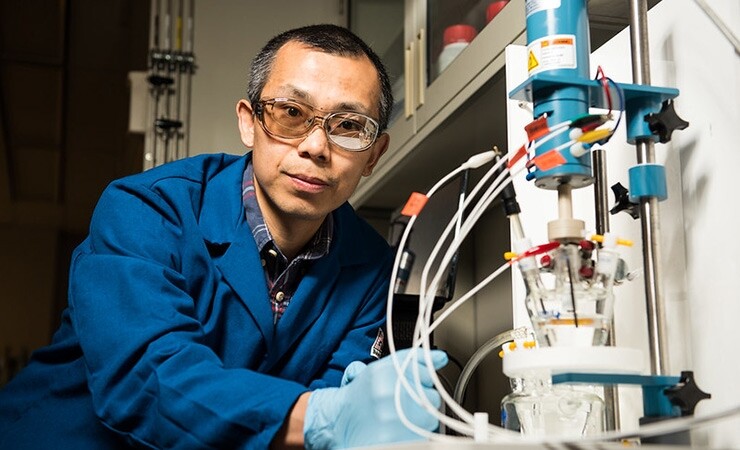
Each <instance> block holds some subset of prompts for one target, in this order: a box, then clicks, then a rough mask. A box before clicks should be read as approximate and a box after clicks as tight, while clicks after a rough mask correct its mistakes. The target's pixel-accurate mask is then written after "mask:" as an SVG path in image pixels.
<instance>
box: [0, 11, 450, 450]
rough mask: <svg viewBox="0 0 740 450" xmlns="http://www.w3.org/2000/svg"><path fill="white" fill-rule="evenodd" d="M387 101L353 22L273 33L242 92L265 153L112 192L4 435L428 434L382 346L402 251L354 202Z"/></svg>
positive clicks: (261, 444)
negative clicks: (396, 257)
mask: <svg viewBox="0 0 740 450" xmlns="http://www.w3.org/2000/svg"><path fill="white" fill-rule="evenodd" d="M391 105H392V98H391V94H390V85H389V82H388V76H387V75H386V73H385V70H384V69H383V66H382V64H381V62H380V60H379V59H378V57H377V56H376V55H375V54H374V53H373V52H372V50H370V49H369V48H368V47H367V46H366V45H365V44H364V43H363V42H362V41H361V40H360V39H359V38H357V37H356V36H354V35H353V34H352V33H350V32H349V31H348V30H346V29H343V28H340V27H336V26H332V25H318V26H311V27H304V28H299V29H296V30H291V31H288V32H286V33H283V34H281V35H279V36H277V37H275V38H273V39H272V40H271V41H270V42H268V44H267V45H266V46H265V47H264V48H263V50H262V51H261V52H260V53H259V54H258V55H257V57H256V58H255V60H254V62H253V66H252V73H251V79H250V83H249V89H248V100H241V101H239V102H238V104H237V107H236V112H237V116H238V125H239V131H240V135H241V139H242V142H243V143H244V145H245V146H246V147H247V148H252V149H253V151H252V152H251V154H247V155H246V156H244V157H241V158H239V157H235V156H229V155H208V156H199V157H194V158H189V159H186V160H182V161H178V162H175V163H171V164H167V165H165V166H162V167H160V168H157V169H153V170H150V171H147V172H145V173H143V174H139V175H135V176H132V177H128V178H124V179H122V180H119V181H117V182H114V183H112V184H111V185H110V186H109V187H108V188H107V189H106V191H105V192H104V193H103V195H102V197H101V199H100V202H99V203H98V206H97V207H96V210H95V213H94V215H93V218H92V221H91V226H90V235H89V236H88V238H87V239H86V240H85V241H84V242H83V243H82V244H81V245H80V247H79V248H78V249H77V250H76V251H75V253H74V255H73V258H72V267H71V273H70V290H69V308H68V309H67V310H66V311H65V313H64V316H63V324H62V326H61V328H60V330H59V331H58V332H57V333H56V335H55V337H54V340H53V342H52V344H51V345H50V346H49V347H46V348H44V349H41V350H39V351H38V352H36V353H35V355H34V357H33V360H32V362H31V363H30V364H29V366H28V367H27V368H26V369H25V370H24V371H23V372H22V373H21V374H20V375H19V376H18V377H16V379H14V380H13V382H11V383H10V384H9V385H8V386H7V388H6V389H5V390H4V391H2V392H0V448H13V449H20V448H76V449H79V448H128V447H143V448H267V447H268V446H273V447H275V448H282V447H301V446H304V445H305V446H306V447H308V448H335V447H346V446H356V445H369V444H377V443H383V442H393V441H398V440H407V439H413V438H418V436H417V435H416V434H414V433H412V432H411V431H410V430H408V429H407V428H406V427H405V426H403V424H402V423H401V421H400V420H399V418H398V416H397V415H396V412H395V408H394V403H393V402H394V400H393V390H394V388H395V384H396V381H397V375H396V371H395V370H394V369H393V366H392V364H391V363H390V362H389V360H388V358H383V359H381V360H380V361H376V362H371V360H373V358H377V357H378V356H379V354H378V352H377V346H378V343H379V342H378V340H379V339H381V338H382V331H381V329H382V327H383V324H384V308H385V297H386V293H387V287H388V277H389V268H390V264H391V255H390V251H389V249H388V246H387V244H386V243H385V241H384V240H383V239H382V238H381V237H380V236H379V235H377V234H376V233H375V232H374V231H372V230H371V229H370V227H369V226H368V225H367V224H365V223H364V222H363V221H361V220H360V219H359V218H358V217H357V216H356V215H355V214H354V212H353V211H352V208H351V207H350V206H349V205H348V204H346V201H347V199H348V198H349V196H350V195H351V194H352V192H353V190H354V189H355V187H356V186H357V184H358V182H359V180H360V179H361V177H363V176H369V175H370V174H371V173H372V170H373V168H374V167H375V165H376V164H377V162H378V160H379V159H380V157H381V156H382V155H383V153H384V152H385V151H386V149H387V148H388V135H387V134H384V133H383V130H384V129H385V128H386V126H387V122H388V116H389V111H390V107H391ZM358 361H359V362H358ZM368 362H370V364H369V365H367V366H365V364H364V363H368ZM445 362H446V359H445V356H444V355H443V354H439V353H437V354H435V356H434V365H435V367H436V368H439V367H441V366H443V365H444V364H445ZM423 383H424V384H425V386H427V387H426V388H425V391H424V392H425V395H426V396H427V397H428V398H429V399H430V400H431V401H432V403H435V402H438V401H439V398H438V397H437V393H436V392H435V391H434V390H433V389H431V383H430V381H429V380H428V379H424V380H423ZM340 385H341V387H340ZM407 400H408V399H407ZM404 404H405V405H406V408H405V412H406V415H407V416H408V417H409V418H410V419H411V420H412V422H414V423H415V424H417V425H418V426H420V427H421V428H423V429H427V430H432V429H434V428H435V427H436V426H437V421H436V420H435V419H434V418H433V417H432V416H431V415H429V413H427V412H426V411H425V410H423V408H421V407H420V406H418V405H417V404H416V403H414V402H411V401H405V402H404ZM304 439H305V441H304Z"/></svg>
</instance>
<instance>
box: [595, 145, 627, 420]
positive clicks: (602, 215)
mask: <svg viewBox="0 0 740 450" xmlns="http://www.w3.org/2000/svg"><path fill="white" fill-rule="evenodd" d="M591 167H592V170H593V176H594V206H595V212H596V234H601V235H604V234H606V233H608V232H609V191H608V188H607V184H608V183H607V179H606V150H604V149H601V148H599V149H595V150H592V151H591ZM609 330H610V331H609V336H608V337H607V342H606V345H608V346H611V347H614V346H615V345H617V339H616V335H615V330H614V317H612V319H611V321H610V322H609ZM604 403H605V404H606V414H604V419H605V422H606V424H605V425H606V429H607V430H610V431H611V430H619V429H620V421H619V390H618V388H617V386H604Z"/></svg>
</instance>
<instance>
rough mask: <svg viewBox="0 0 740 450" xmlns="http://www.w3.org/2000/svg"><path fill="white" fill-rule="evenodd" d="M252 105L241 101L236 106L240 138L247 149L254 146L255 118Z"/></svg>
mask: <svg viewBox="0 0 740 450" xmlns="http://www.w3.org/2000/svg"><path fill="white" fill-rule="evenodd" d="M253 112H254V111H253V110H252V105H251V104H250V103H249V102H248V101H247V100H244V99H242V100H239V102H238V103H237V104H236V118H237V122H238V124H239V136H240V137H241V140H242V143H243V144H244V145H245V146H246V147H247V148H252V147H253V146H254V125H255V117H254V114H253Z"/></svg>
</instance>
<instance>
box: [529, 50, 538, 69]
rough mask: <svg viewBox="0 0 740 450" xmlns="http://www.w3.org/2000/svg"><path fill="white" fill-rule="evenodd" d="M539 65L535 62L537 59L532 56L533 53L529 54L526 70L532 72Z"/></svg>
mask: <svg viewBox="0 0 740 450" xmlns="http://www.w3.org/2000/svg"><path fill="white" fill-rule="evenodd" d="M539 65H540V63H539V61H537V57H535V56H534V52H532V51H530V52H529V61H528V62H527V70H528V71H530V72H532V71H533V70H534V69H536V68H537V66H539Z"/></svg>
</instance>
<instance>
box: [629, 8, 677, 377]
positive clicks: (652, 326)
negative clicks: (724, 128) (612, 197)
mask: <svg viewBox="0 0 740 450" xmlns="http://www.w3.org/2000/svg"><path fill="white" fill-rule="evenodd" d="M630 42H631V49H632V79H633V82H634V83H635V84H650V53H649V50H648V49H649V42H648V31H647V1H646V0H630ZM636 149H637V162H638V163H640V164H643V163H654V162H655V146H654V143H653V142H652V141H651V140H649V139H644V140H638V142H637V143H636ZM640 221H641V223H642V251H643V265H644V269H645V302H646V306H647V316H648V318H647V319H648V339H649V346H650V369H651V373H652V374H653V375H664V374H665V373H666V371H667V370H668V353H667V351H666V348H667V346H666V342H665V339H666V333H665V299H664V298H663V292H662V289H661V286H662V275H661V274H662V264H661V259H660V251H659V244H660V215H659V211H658V200H657V199H656V198H654V197H653V198H646V199H642V200H641V201H640Z"/></svg>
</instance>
